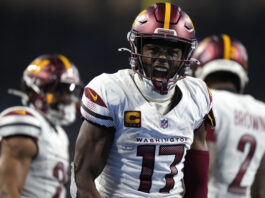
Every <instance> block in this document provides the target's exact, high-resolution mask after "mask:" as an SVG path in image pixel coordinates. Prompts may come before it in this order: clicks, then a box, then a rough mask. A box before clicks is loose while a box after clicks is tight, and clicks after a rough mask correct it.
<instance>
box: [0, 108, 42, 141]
mask: <svg viewBox="0 0 265 198" xmlns="http://www.w3.org/2000/svg"><path fill="white" fill-rule="evenodd" d="M40 132H41V126H40V122H39V121H38V119H37V117H36V116H35V115H34V114H33V113H32V112H30V111H29V110H28V109H27V108H24V107H13V108H9V109H7V110H5V111H3V112H2V113H1V114H0V136H1V137H2V138H5V137H8V136H15V135H25V136H31V137H33V138H38V136H39V134H40Z"/></svg>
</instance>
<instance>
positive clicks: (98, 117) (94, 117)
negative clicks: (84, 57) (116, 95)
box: [80, 75, 115, 127]
mask: <svg viewBox="0 0 265 198" xmlns="http://www.w3.org/2000/svg"><path fill="white" fill-rule="evenodd" d="M107 82H108V79H106V76H105V75H100V76H98V77H96V78H94V79H93V80H92V81H91V82H89V83H88V85H87V86H86V87H85V88H84V92H83V96H82V102H81V109H80V111H81V115H82V117H83V118H84V119H86V120H88V121H91V122H93V123H96V124H99V125H102V126H105V127H115V126H114V119H113V116H112V114H111V112H110V110H109V109H110V104H109V103H108V102H109V98H108V96H109V95H108V90H107V89H106V86H104V85H105V84H106V83H107Z"/></svg>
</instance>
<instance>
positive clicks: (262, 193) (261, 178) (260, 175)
mask: <svg viewBox="0 0 265 198" xmlns="http://www.w3.org/2000/svg"><path fill="white" fill-rule="evenodd" d="M264 186H265V154H264V155H263V157H262V159H261V162H260V165H259V168H258V171H257V173H256V176H255V179H254V182H253V184H252V187H251V197H253V198H264V197H265V188H264Z"/></svg>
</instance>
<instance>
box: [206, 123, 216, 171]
mask: <svg viewBox="0 0 265 198" xmlns="http://www.w3.org/2000/svg"><path fill="white" fill-rule="evenodd" d="M206 129H207V135H206V141H207V146H208V150H209V154H210V164H209V176H211V174H212V172H213V170H214V166H215V158H216V157H215V152H216V136H215V133H214V128H213V127H211V126H210V125H207V128H206Z"/></svg>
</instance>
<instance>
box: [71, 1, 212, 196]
mask: <svg viewBox="0 0 265 198" xmlns="http://www.w3.org/2000/svg"><path fill="white" fill-rule="evenodd" d="M128 40H129V42H130V45H131V50H128V49H123V50H127V51H129V52H130V53H131V60H130V64H131V67H132V69H124V70H119V71H118V72H117V73H114V74H102V75H100V76H97V77H95V78H94V79H93V80H92V81H91V82H90V83H89V84H88V85H87V86H86V87H85V89H84V94H83V98H82V104H81V113H82V116H83V118H84V121H83V124H82V126H81V129H80V132H79V135H78V138H77V141H76V150H75V158H74V163H73V166H72V180H71V194H72V197H78V198H88V197H91V198H98V197H104V198H105V197H108V198H110V197H115V198H124V197H130V198H136V197H145V198H146V197H175V198H180V197H183V196H184V197H185V198H188V197H189V198H205V197H207V183H208V165H209V154H208V151H207V145H206V140H205V136H206V130H205V127H206V125H214V117H213V116H212V113H211V108H212V105H211V101H212V99H211V96H210V94H209V91H208V89H207V87H206V84H205V83H204V82H203V81H201V80H199V79H196V78H192V77H185V76H183V73H184V70H185V67H186V66H187V65H188V64H190V62H191V59H190V56H191V54H192V52H193V50H194V49H195V46H196V39H195V32H194V27H193V25H192V22H191V20H190V18H189V17H188V15H187V14H186V13H185V12H184V11H182V10H181V8H180V7H178V6H177V5H173V4H170V3H157V4H154V5H152V6H151V7H148V8H147V9H145V10H143V11H142V12H141V13H140V14H139V15H138V16H137V17H136V19H135V21H134V23H133V25H132V29H131V31H130V32H129V33H128ZM183 169H184V170H183ZM182 170H183V171H182ZM95 180H96V181H95ZM183 180H184V182H183ZM184 183H185V185H184ZM185 190H186V193H185ZM184 193H185V195H184Z"/></svg>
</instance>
